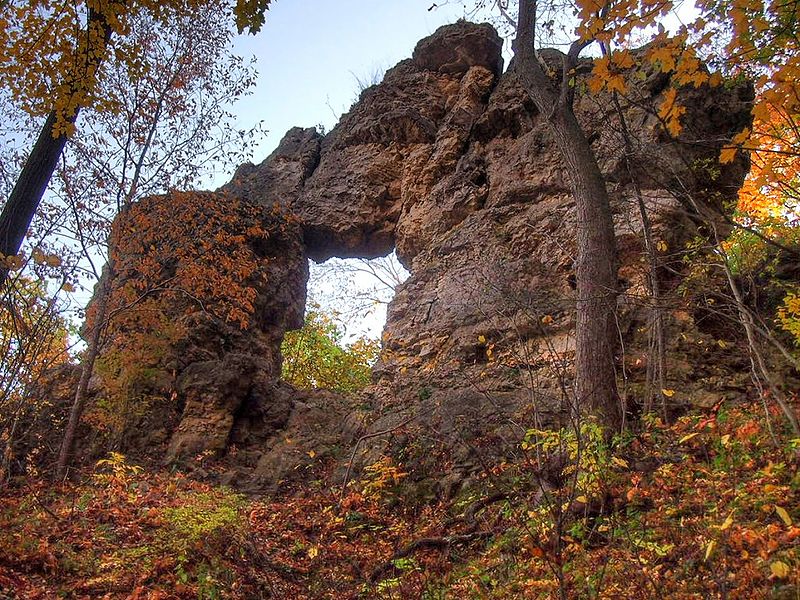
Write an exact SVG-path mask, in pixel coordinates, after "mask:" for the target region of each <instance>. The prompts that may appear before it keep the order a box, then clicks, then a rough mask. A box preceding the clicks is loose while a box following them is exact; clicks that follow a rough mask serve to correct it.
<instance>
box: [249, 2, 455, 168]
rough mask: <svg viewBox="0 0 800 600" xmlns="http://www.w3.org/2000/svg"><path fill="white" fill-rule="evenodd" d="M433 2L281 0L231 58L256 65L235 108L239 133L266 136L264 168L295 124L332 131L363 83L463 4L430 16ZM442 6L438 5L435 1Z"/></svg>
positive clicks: (260, 157) (448, 20)
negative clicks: (256, 128) (256, 130)
mask: <svg viewBox="0 0 800 600" xmlns="http://www.w3.org/2000/svg"><path fill="white" fill-rule="evenodd" d="M432 3H433V2H432V0H335V1H334V0H278V1H277V2H276V3H275V4H274V5H273V6H272V8H270V10H269V12H268V14H267V22H266V24H265V25H264V28H263V29H262V31H261V32H260V33H259V34H258V35H256V36H241V37H239V38H238V39H237V41H236V52H237V53H239V54H241V55H242V56H251V55H255V56H256V58H257V59H258V72H259V77H258V84H257V86H256V90H255V93H254V94H253V95H252V96H250V97H248V98H245V99H244V100H243V101H242V102H240V103H239V104H237V105H236V107H235V108H234V112H235V113H236V114H237V115H238V117H239V126H240V127H250V126H252V125H254V124H255V123H256V122H258V121H259V120H262V119H263V120H264V126H265V127H266V129H268V130H269V133H268V135H267V137H266V139H265V140H264V142H263V143H262V145H261V147H260V148H259V150H258V151H257V152H256V154H255V156H254V157H253V161H254V162H256V163H258V162H261V160H263V159H264V158H266V156H267V155H268V154H269V153H270V152H271V151H272V150H273V149H274V148H275V146H276V145H277V144H278V142H279V141H280V139H281V137H283V134H284V133H285V132H286V131H287V130H288V129H289V128H290V127H293V126H295V125H297V126H302V127H313V126H315V125H317V124H322V125H324V126H325V127H326V128H327V129H330V128H331V127H332V126H333V125H334V124H335V122H336V118H335V116H334V112H335V113H336V116H338V115H339V114H341V113H342V112H344V111H346V110H347V109H348V108H349V107H350V105H351V104H352V102H353V101H354V100H355V99H356V96H357V93H358V91H357V87H358V85H357V82H356V79H355V77H354V75H353V74H355V75H357V76H359V77H362V78H363V77H365V76H367V75H368V74H370V73H371V72H372V71H374V70H375V68H376V67H380V68H384V69H385V68H388V67H391V66H394V65H395V64H396V63H397V62H399V61H400V60H402V59H404V58H408V57H410V56H411V53H412V51H413V50H414V46H415V45H416V43H417V42H418V41H419V40H420V39H422V38H423V37H425V36H428V35H430V34H431V33H433V32H434V31H435V30H436V28H437V27H439V26H440V25H443V24H445V23H452V22H453V21H455V20H456V19H458V18H459V17H461V16H462V15H463V8H462V4H461V2H455V1H451V3H450V4H449V5H447V6H444V7H442V8H438V9H434V10H432V11H428V7H430V6H431V4H432ZM440 3H442V2H440Z"/></svg>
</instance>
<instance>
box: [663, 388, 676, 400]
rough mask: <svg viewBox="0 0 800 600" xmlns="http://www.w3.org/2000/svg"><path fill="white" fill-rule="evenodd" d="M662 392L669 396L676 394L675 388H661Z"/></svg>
mask: <svg viewBox="0 0 800 600" xmlns="http://www.w3.org/2000/svg"><path fill="white" fill-rule="evenodd" d="M661 393H662V394H664V396H666V397H667V398H672V397H673V396H674V395H675V390H670V389H666V388H664V389H662V390H661Z"/></svg>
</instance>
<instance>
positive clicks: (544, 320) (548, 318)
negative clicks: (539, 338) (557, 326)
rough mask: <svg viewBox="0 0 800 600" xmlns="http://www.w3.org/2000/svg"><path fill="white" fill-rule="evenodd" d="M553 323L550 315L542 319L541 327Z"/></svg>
mask: <svg viewBox="0 0 800 600" xmlns="http://www.w3.org/2000/svg"><path fill="white" fill-rule="evenodd" d="M552 322H553V317H552V316H550V315H545V316H543V317H542V325H550V324H552Z"/></svg>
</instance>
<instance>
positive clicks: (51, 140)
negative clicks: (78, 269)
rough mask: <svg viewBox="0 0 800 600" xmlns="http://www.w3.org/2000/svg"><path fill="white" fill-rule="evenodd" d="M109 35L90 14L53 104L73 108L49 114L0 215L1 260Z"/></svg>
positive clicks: (22, 227) (0, 279) (16, 240)
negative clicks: (63, 86) (63, 88)
mask: <svg viewBox="0 0 800 600" xmlns="http://www.w3.org/2000/svg"><path fill="white" fill-rule="evenodd" d="M112 31H113V30H112V28H111V25H110V24H109V22H108V20H107V18H106V13H105V12H104V11H102V10H100V11H98V10H95V9H90V10H89V17H88V20H87V23H86V30H85V32H83V35H81V36H80V37H79V44H78V50H77V52H76V54H75V61H76V64H74V65H73V69H72V71H71V73H68V74H66V79H67V81H68V90H69V91H68V93H67V95H66V97H63V98H58V99H57V101H56V106H61V107H73V108H71V109H69V112H61V113H59V112H58V111H57V110H56V109H54V110H53V111H51V112H50V114H49V115H48V117H47V120H46V121H45V123H44V125H43V126H42V130H41V131H40V132H39V137H38V138H37V140H36V144H35V145H34V146H33V150H32V151H31V153H30V155H29V156H28V160H26V161H25V166H24V167H23V169H22V172H21V173H20V176H19V178H18V179H17V182H16V184H15V185H14V189H13V190H12V192H11V195H10V196H9V198H8V201H7V202H6V204H5V206H4V207H3V213H2V215H0V259H2V258H4V257H7V256H14V255H16V254H17V253H18V252H19V249H20V247H21V246H22V240H23V239H24V238H25V234H26V232H27V231H28V227H30V224H31V221H32V220H33V216H34V214H36V209H37V208H38V207H39V203H40V202H41V201H42V196H44V192H45V190H46V189H47V185H48V184H49V183H50V178H51V177H52V176H53V172H54V171H55V169H56V165H57V164H58V159H59V157H60V156H61V152H62V151H63V150H64V146H65V145H66V143H67V134H66V133H64V132H63V131H64V129H63V127H60V128H59V130H60V131H62V133H60V134H59V135H57V136H55V137H54V136H53V132H54V127H55V126H56V125H57V124H59V125H63V124H69V125H72V124H74V123H75V121H76V120H77V119H78V113H79V111H80V109H81V107H82V106H83V105H84V104H85V102H86V94H87V92H88V91H89V90H91V89H92V88H93V87H94V78H95V75H96V73H97V69H98V67H99V66H100V63H101V62H102V61H103V56H104V55H105V50H106V47H107V46H108V42H109V41H110V40H111V34H112ZM8 272H9V269H8V268H7V266H6V265H5V264H3V265H2V266H0V285H2V284H3V283H4V282H5V280H6V279H7V277H8Z"/></svg>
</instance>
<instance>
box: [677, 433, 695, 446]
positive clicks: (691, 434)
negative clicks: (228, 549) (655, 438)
mask: <svg viewBox="0 0 800 600" xmlns="http://www.w3.org/2000/svg"><path fill="white" fill-rule="evenodd" d="M698 435H700V433H699V432H697V431H695V432H694V433H689V434H687V435H685V436H683V437H682V438H681V439H679V440H678V443H679V444H685V443H686V442H688V441H689V440H691V439H694V438H696V437H697V436H698Z"/></svg>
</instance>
